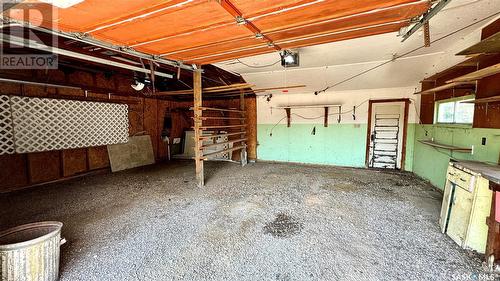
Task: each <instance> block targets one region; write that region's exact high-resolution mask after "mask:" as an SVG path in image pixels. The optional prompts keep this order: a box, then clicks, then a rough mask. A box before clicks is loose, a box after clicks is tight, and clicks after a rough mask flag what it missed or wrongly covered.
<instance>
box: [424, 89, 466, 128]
mask: <svg viewBox="0 0 500 281" xmlns="http://www.w3.org/2000/svg"><path fill="white" fill-rule="evenodd" d="M475 99H476V95H467V96H462V97H457V98H449V99H444V100H439V101H436V102H434V124H435V125H458V126H472V124H473V123H474V113H473V115H472V120H471V122H470V123H458V122H439V121H438V117H439V105H441V104H443V103H450V102H453V103H454V105H453V119H455V113H456V110H457V103H458V102H460V101H466V100H475Z"/></svg>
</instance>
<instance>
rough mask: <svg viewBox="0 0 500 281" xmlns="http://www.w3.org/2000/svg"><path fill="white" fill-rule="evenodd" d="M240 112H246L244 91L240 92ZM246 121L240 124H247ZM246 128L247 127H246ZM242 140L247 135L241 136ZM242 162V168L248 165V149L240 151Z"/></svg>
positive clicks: (242, 115)
mask: <svg viewBox="0 0 500 281" xmlns="http://www.w3.org/2000/svg"><path fill="white" fill-rule="evenodd" d="M240 110H241V111H245V92H244V91H243V90H240ZM240 115H241V117H244V116H245V115H244V114H241V113H240ZM245 122H246V120H241V121H240V123H241V124H242V125H243V124H245ZM245 128H246V127H245ZM240 137H241V138H244V137H245V134H242V135H241V136H240ZM243 144H244V145H245V146H246V141H245V142H243ZM240 161H241V166H242V167H243V166H245V165H246V164H247V161H248V160H247V149H246V148H243V149H242V150H241V151H240Z"/></svg>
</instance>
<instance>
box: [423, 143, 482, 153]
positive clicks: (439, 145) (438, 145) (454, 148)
mask: <svg viewBox="0 0 500 281" xmlns="http://www.w3.org/2000/svg"><path fill="white" fill-rule="evenodd" d="M419 142H420V143H423V144H425V145H429V146H432V147H436V148H442V149H447V150H451V151H456V152H464V153H470V152H472V148H467V147H458V146H452V145H448V144H442V143H438V142H435V141H432V140H419Z"/></svg>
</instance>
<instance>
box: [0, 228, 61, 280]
mask: <svg viewBox="0 0 500 281" xmlns="http://www.w3.org/2000/svg"><path fill="white" fill-rule="evenodd" d="M62 226H63V224H62V223H60V222H56V221H47V222H36V223H30V224H25V225H21V226H18V227H14V228H11V229H8V230H6V231H2V232H0V280H1V281H35V280H36V281H54V280H57V279H58V278H59V249H60V246H61V245H62V244H64V243H65V242H66V241H65V240H64V239H61V228H62Z"/></svg>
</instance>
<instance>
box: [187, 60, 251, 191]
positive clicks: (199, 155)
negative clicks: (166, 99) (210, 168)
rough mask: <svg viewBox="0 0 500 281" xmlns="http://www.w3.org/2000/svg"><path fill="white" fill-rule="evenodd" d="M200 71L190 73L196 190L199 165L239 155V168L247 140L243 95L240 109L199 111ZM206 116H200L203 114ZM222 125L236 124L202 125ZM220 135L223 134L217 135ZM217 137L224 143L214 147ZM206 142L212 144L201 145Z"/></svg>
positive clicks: (202, 179)
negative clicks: (227, 155) (218, 147)
mask: <svg viewBox="0 0 500 281" xmlns="http://www.w3.org/2000/svg"><path fill="white" fill-rule="evenodd" d="M201 75H202V71H201V69H196V70H194V71H193V86H194V87H193V88H194V106H193V107H192V110H193V111H194V117H193V121H194V139H195V140H194V142H195V157H194V158H195V166H196V182H197V185H198V187H203V186H204V185H205V175H204V165H203V162H204V161H206V160H211V159H213V158H214V157H216V156H217V155H220V154H223V153H232V152H234V151H240V161H241V165H242V166H244V165H246V164H247V151H246V148H247V144H246V142H247V138H246V127H247V124H246V121H245V120H246V118H245V93H244V91H241V93H240V108H239V109H229V108H216V107H203V93H202V92H203V91H202V83H201ZM204 112H205V113H208V114H203V113H204ZM213 112H219V113H221V114H222V115H223V116H210V115H212V114H210V113H213ZM213 121H219V122H220V121H223V122H231V121H233V122H237V123H239V124H230V125H210V124H204V122H213ZM204 131H205V132H206V131H212V132H214V133H210V134H204ZM220 131H224V132H223V133H221V132H220ZM220 137H227V138H228V141H226V142H223V143H216V139H218V138H220ZM206 140H213V142H214V143H212V144H205V145H204V144H203V143H204V142H205V141H206ZM220 145H228V146H229V145H232V146H233V147H228V148H226V149H223V150H219V151H215V152H210V153H206V154H204V152H203V151H204V149H206V148H208V147H214V146H220Z"/></svg>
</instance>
